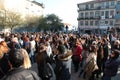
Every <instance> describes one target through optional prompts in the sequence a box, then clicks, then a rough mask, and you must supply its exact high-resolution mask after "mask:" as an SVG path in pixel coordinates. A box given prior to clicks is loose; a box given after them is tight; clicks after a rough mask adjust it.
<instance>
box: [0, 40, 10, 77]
mask: <svg viewBox="0 0 120 80" xmlns="http://www.w3.org/2000/svg"><path fill="white" fill-rule="evenodd" d="M8 51H9V48H8V46H7V43H6V42H5V41H1V42H0V79H1V78H3V77H4V76H5V75H6V74H7V72H8V71H9V69H10V66H9V63H8V54H7V53H8Z"/></svg>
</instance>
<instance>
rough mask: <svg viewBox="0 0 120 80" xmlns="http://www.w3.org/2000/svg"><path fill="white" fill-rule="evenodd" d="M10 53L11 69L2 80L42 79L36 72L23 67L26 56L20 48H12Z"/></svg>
mask: <svg viewBox="0 0 120 80" xmlns="http://www.w3.org/2000/svg"><path fill="white" fill-rule="evenodd" d="M8 54H9V57H8V59H9V64H10V65H11V69H10V71H9V72H8V73H7V74H6V76H5V77H4V78H3V79H2V80H41V79H40V78H39V77H38V75H37V73H36V72H34V71H32V70H28V69H25V68H24V67H23V63H24V59H25V58H24V56H23V54H22V52H21V50H20V49H13V50H10V51H9V53H8Z"/></svg>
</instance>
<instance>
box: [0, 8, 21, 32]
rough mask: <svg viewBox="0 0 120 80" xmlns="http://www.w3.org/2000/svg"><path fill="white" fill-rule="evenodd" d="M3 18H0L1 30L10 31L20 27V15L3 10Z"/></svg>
mask: <svg viewBox="0 0 120 80" xmlns="http://www.w3.org/2000/svg"><path fill="white" fill-rule="evenodd" d="M3 14H4V16H3V15H2V16H0V18H1V19H0V24H1V25H2V26H3V28H10V29H11V31H12V30H13V28H14V27H17V26H19V25H21V23H22V19H21V16H20V14H18V13H16V12H12V11H8V10H4V13H3Z"/></svg>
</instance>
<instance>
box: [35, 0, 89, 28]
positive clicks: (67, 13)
mask: <svg viewBox="0 0 120 80" xmlns="http://www.w3.org/2000/svg"><path fill="white" fill-rule="evenodd" d="M36 1H38V2H40V3H43V4H44V5H45V8H44V16H46V15H47V14H55V15H57V16H58V17H59V18H60V19H62V22H63V23H69V24H71V25H73V26H76V27H77V26H78V21H77V17H78V12H77V10H78V8H77V4H78V3H83V2H87V1H91V0H36Z"/></svg>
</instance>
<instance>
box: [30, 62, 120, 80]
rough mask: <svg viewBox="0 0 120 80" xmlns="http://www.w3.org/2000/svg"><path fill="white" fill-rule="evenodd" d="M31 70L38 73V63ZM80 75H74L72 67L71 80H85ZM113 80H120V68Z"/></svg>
mask: <svg viewBox="0 0 120 80" xmlns="http://www.w3.org/2000/svg"><path fill="white" fill-rule="evenodd" d="M31 69H32V70H34V71H36V72H38V71H37V64H36V63H35V64H33V66H32V68H31ZM78 73H79V72H77V73H74V71H73V66H72V74H71V75H72V76H71V80H84V79H83V78H82V77H81V78H80V77H78ZM97 80H101V79H97ZM112 80H120V68H119V71H118V74H117V75H116V76H115V77H113V78H112Z"/></svg>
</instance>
